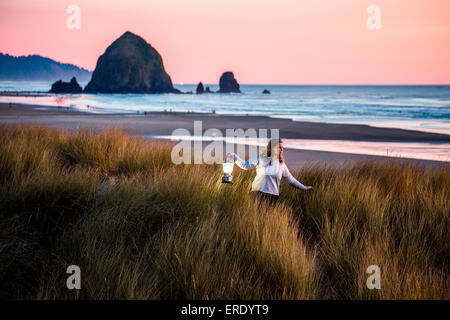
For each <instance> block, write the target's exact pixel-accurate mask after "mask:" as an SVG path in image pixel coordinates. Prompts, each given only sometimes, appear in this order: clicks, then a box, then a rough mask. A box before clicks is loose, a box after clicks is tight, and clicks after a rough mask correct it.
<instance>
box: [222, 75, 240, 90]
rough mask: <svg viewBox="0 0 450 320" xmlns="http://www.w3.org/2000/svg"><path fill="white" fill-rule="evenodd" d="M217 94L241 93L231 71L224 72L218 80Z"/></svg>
mask: <svg viewBox="0 0 450 320" xmlns="http://www.w3.org/2000/svg"><path fill="white" fill-rule="evenodd" d="M217 92H218V93H231V92H234V93H241V90H240V89H239V83H238V82H237V81H236V79H235V78H234V74H233V72H231V71H226V72H224V73H223V74H222V76H221V77H220V80H219V91H217Z"/></svg>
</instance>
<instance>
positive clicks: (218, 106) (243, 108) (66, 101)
mask: <svg viewBox="0 0 450 320" xmlns="http://www.w3.org/2000/svg"><path fill="white" fill-rule="evenodd" d="M80 85H81V86H82V87H84V86H85V85H86V83H80ZM205 86H209V87H210V88H211V90H212V91H216V90H218V86H217V85H208V84H205ZM50 87H51V83H49V82H36V81H34V82H27V81H17V82H15V81H0V91H27V92H41V93H42V95H41V94H38V95H37V96H32V97H23V96H0V102H20V103H29V104H39V105H52V106H62V107H70V108H72V109H76V110H82V111H88V112H93V113H138V112H139V113H142V112H145V111H147V112H151V111H174V112H175V111H180V112H204V113H209V112H215V113H216V114H226V115H265V116H270V117H280V118H290V119H292V120H294V121H312V122H326V123H345V124H368V125H372V126H378V127H392V128H402V129H413V130H419V131H427V132H439V133H445V134H450V86H449V85H432V86H431V85H427V86H384V85H383V86H350V85H346V86H334V85H333V86H332V85H329V86H324V85H320V86H319V85H241V91H242V93H241V94H203V95H196V94H193V95H177V94H96V95H92V94H76V95H70V94H67V95H44V94H43V93H44V92H46V91H48V90H49V89H50ZM175 87H176V88H177V89H180V90H182V91H184V92H187V91H193V92H195V89H196V85H194V84H190V85H188V84H184V85H175ZM264 89H267V90H269V91H270V92H271V94H262V91H263V90H264ZM160 138H163V137H160ZM165 138H169V137H165ZM285 146H286V147H287V148H294V149H309V150H323V151H335V152H349V153H359V154H372V155H390V156H401V157H407V158H419V159H428V160H440V161H450V144H448V143H443V144H436V143H429V144H427V143H420V144H417V143H391V144H390V145H387V144H386V143H377V142H350V143H349V142H346V141H328V140H327V141H319V140H317V141H312V140H308V141H303V140H299V141H286V143H285Z"/></svg>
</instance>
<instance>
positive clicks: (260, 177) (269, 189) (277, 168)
mask: <svg viewBox="0 0 450 320" xmlns="http://www.w3.org/2000/svg"><path fill="white" fill-rule="evenodd" d="M277 142H278V143H277ZM272 145H273V147H272ZM277 145H278V148H277ZM230 155H231V156H233V157H234V162H235V163H236V164H237V165H238V166H239V167H240V168H242V169H244V170H249V169H256V177H255V180H254V181H253V184H252V191H255V192H256V194H258V196H259V198H260V199H261V200H268V201H269V202H270V203H272V204H275V203H276V202H277V201H278V197H279V194H280V181H281V178H282V177H283V178H285V179H286V180H287V182H289V184H290V185H292V186H294V187H295V188H298V189H300V190H312V189H313V187H311V186H304V185H303V184H301V183H300V182H298V181H297V179H295V178H294V177H293V176H292V174H291V173H290V172H289V169H288V167H287V166H286V163H285V162H284V157H283V141H281V140H271V141H269V144H268V145H267V150H266V152H265V153H263V154H261V155H259V156H257V157H256V158H253V159H250V160H247V161H244V160H242V159H241V158H239V157H238V156H237V155H236V154H234V153H232V154H230Z"/></svg>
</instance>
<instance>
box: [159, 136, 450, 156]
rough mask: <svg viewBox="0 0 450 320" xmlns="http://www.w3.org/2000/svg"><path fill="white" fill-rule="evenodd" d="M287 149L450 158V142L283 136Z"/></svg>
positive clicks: (263, 143)
mask: <svg viewBox="0 0 450 320" xmlns="http://www.w3.org/2000/svg"><path fill="white" fill-rule="evenodd" d="M151 138H156V139H170V140H172V141H177V140H191V141H206V142H208V141H225V142H228V143H235V144H246V145H253V146H255V145H256V146H262V147H264V146H266V145H267V140H266V139H254V138H238V137H234V138H227V137H212V136H209V137H208V136H176V135H173V136H151ZM283 142H284V147H285V148H287V149H297V150H311V151H327V152H339V153H350V154H361V155H371V156H383V157H394V158H409V159H422V160H435V161H445V162H450V143H427V142H375V141H350V140H315V139H283Z"/></svg>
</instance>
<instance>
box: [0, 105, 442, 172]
mask: <svg viewBox="0 0 450 320" xmlns="http://www.w3.org/2000/svg"><path fill="white" fill-rule="evenodd" d="M198 120H201V121H202V129H203V130H207V129H209V128H217V129H219V130H221V131H222V132H225V129H227V128H242V129H244V130H246V129H248V128H255V129H272V128H273V129H276V128H279V129H280V136H281V137H282V138H285V139H325V140H351V141H378V142H435V143H449V142H450V136H449V135H445V134H437V133H429V132H421V131H413V130H403V129H396V128H378V127H371V126H367V125H350V124H329V123H316V122H300V121H292V120H289V119H276V118H270V117H264V116H225V115H217V114H200V113H175V112H151V113H146V114H143V113H140V114H136V113H132V114H131V113H129V114H94V113H89V112H83V111H79V110H76V109H72V108H64V107H60V108H58V107H52V106H37V105H26V104H17V103H13V104H8V103H0V123H1V124H5V125H18V124H26V123H33V124H40V125H45V126H47V127H50V128H59V129H69V130H74V129H92V130H95V131H100V130H102V129H105V128H121V129H123V130H125V131H126V132H128V133H130V134H132V135H140V136H145V137H150V136H167V135H171V134H172V131H173V130H175V129H177V128H185V129H188V130H189V131H190V132H193V123H194V121H198ZM285 152H286V158H287V159H288V161H289V164H290V166H291V167H293V168H295V167H300V166H303V165H305V164H319V165H321V164H326V165H331V166H334V165H341V164H351V163H355V162H358V161H361V160H365V159H372V160H382V159H388V158H391V157H384V156H372V155H361V154H351V153H339V152H326V151H312V150H295V149H288V148H287V149H286V151H285ZM391 159H392V158H391ZM395 159H397V160H399V161H408V162H415V163H416V162H420V163H423V164H426V165H432V166H434V165H442V164H444V163H445V162H440V161H431V160H416V159H406V158H405V159H403V158H401V159H400V158H395Z"/></svg>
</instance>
